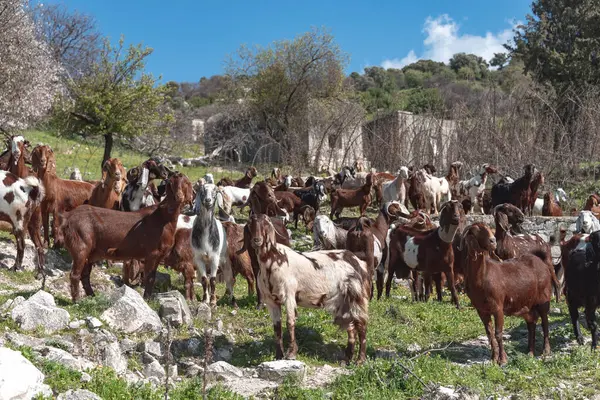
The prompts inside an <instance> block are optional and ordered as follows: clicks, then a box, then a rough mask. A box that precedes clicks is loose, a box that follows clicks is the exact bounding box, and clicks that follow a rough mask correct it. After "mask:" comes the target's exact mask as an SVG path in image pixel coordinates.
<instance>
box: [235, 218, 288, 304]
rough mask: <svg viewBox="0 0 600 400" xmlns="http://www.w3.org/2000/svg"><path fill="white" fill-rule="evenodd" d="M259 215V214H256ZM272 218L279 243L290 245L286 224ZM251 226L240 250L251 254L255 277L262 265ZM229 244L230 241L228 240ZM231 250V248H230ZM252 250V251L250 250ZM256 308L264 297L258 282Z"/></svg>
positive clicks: (245, 228) (245, 231)
mask: <svg viewBox="0 0 600 400" xmlns="http://www.w3.org/2000/svg"><path fill="white" fill-rule="evenodd" d="M256 215H258V214H256ZM269 218H270V220H271V224H272V225H273V228H274V229H275V240H276V241H277V243H280V244H283V245H285V246H288V247H290V246H291V243H290V240H291V238H290V236H289V233H288V231H287V229H286V228H285V224H284V223H283V222H282V221H281V220H280V219H278V218H274V217H269ZM250 238H251V236H250V227H249V226H248V225H247V224H246V225H245V226H244V232H243V240H244V243H243V246H242V249H240V250H238V252H241V253H243V252H247V253H248V255H249V256H250V264H251V265H252V273H253V275H254V276H255V277H258V272H259V270H260V266H259V264H258V256H257V255H256V252H255V251H252V250H251V249H252V243H251V241H250ZM228 244H229V242H228ZM228 250H229V249H228ZM248 250H250V251H248ZM256 301H257V303H256V308H257V309H258V308H260V306H261V305H262V298H261V295H260V288H259V287H258V282H257V284H256Z"/></svg>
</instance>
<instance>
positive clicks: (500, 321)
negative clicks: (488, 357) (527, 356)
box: [494, 305, 507, 365]
mask: <svg viewBox="0 0 600 400" xmlns="http://www.w3.org/2000/svg"><path fill="white" fill-rule="evenodd" d="M500 306H502V305H500ZM494 325H495V327H494V333H495V336H496V342H498V364H500V365H504V364H506V361H507V357H506V352H505V351H504V340H503V338H502V332H503V331H504V313H503V312H502V310H500V311H498V312H496V314H494Z"/></svg>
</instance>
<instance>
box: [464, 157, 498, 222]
mask: <svg viewBox="0 0 600 400" xmlns="http://www.w3.org/2000/svg"><path fill="white" fill-rule="evenodd" d="M495 171H496V170H495V169H493V168H492V167H490V166H489V165H488V164H483V165H482V166H481V167H479V169H478V170H477V173H476V174H475V176H473V177H472V178H471V179H467V180H463V181H459V182H458V183H457V184H456V187H455V188H454V190H455V191H456V192H457V193H458V195H459V196H468V197H469V199H470V200H471V209H470V210H465V212H468V213H469V214H471V213H472V212H473V209H474V208H475V207H478V208H479V212H480V213H481V214H483V213H484V212H483V204H479V198H480V195H481V194H482V193H483V191H484V190H485V183H486V182H487V176H488V173H494V172H495ZM508 179H510V178H508Z"/></svg>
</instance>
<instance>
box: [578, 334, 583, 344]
mask: <svg viewBox="0 0 600 400" xmlns="http://www.w3.org/2000/svg"><path fill="white" fill-rule="evenodd" d="M577 343H578V344H579V345H580V346H582V345H583V343H584V342H583V336H578V337H577Z"/></svg>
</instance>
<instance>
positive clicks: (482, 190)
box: [0, 136, 600, 364]
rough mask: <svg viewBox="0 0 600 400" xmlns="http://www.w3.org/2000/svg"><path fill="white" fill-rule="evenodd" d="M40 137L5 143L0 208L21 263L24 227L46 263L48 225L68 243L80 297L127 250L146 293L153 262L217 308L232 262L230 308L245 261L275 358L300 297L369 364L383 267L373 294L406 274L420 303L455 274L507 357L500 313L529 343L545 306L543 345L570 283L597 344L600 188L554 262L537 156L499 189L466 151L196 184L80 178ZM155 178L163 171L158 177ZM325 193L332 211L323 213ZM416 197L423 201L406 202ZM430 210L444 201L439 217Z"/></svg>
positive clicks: (452, 284) (115, 175) (451, 284)
mask: <svg viewBox="0 0 600 400" xmlns="http://www.w3.org/2000/svg"><path fill="white" fill-rule="evenodd" d="M30 147H31V146H30V145H29V143H28V142H27V141H26V140H25V139H24V138H23V137H22V136H13V137H10V138H9V143H8V149H7V150H6V151H5V152H4V153H3V154H2V155H0V168H2V171H0V220H1V221H5V222H8V223H9V224H10V225H11V228H12V232H13V233H14V235H15V238H16V247H17V257H16V260H15V265H14V268H15V269H16V270H18V269H20V268H21V265H22V261H23V254H24V248H25V242H24V237H25V232H26V230H27V232H28V233H29V235H30V237H31V239H32V241H33V243H34V245H35V247H36V250H37V254H38V260H37V262H38V275H40V276H41V277H43V276H44V247H45V246H49V245H50V236H52V238H53V242H54V246H55V247H61V246H62V247H65V248H66V249H67V250H68V252H69V254H70V256H71V258H72V259H73V266H72V271H71V273H70V283H71V287H70V290H71V296H72V299H73V301H74V302H75V301H77V300H78V298H79V284H80V282H81V283H82V285H83V289H84V291H85V293H86V295H88V296H92V295H94V291H93V289H92V286H91V282H90V274H91V268H92V265H93V264H94V263H96V262H100V261H104V260H105V261H107V262H111V261H121V262H123V281H124V282H125V283H126V284H129V285H134V284H136V283H138V282H140V281H141V282H143V284H144V297H145V298H148V297H150V296H151V295H152V290H153V286H154V280H155V276H156V270H157V267H158V265H159V264H163V265H165V266H167V267H171V268H173V269H175V270H177V271H179V272H181V273H182V274H183V275H184V280H185V292H186V299H187V300H189V301H192V300H195V298H196V296H195V293H194V278H195V277H197V279H198V280H199V281H200V283H201V285H202V288H203V296H202V298H203V301H204V302H210V304H211V305H213V306H214V305H216V295H215V284H216V280H217V273H218V272H220V273H222V276H223V279H224V281H225V283H226V295H227V296H228V297H229V298H230V300H231V302H232V304H233V305H234V306H236V304H235V303H236V302H235V298H234V292H233V287H234V283H235V277H236V276H237V275H238V274H241V275H242V276H244V278H246V280H247V281H248V293H249V295H252V294H253V292H254V289H256V292H257V299H258V306H260V305H261V304H263V303H264V304H266V306H267V307H268V310H269V312H270V315H271V319H272V322H273V327H274V331H275V336H276V357H277V358H278V359H280V358H282V357H284V349H283V339H282V322H281V320H282V312H281V306H282V305H285V307H286V312H287V327H288V330H289V335H290V346H289V349H288V352H287V354H286V357H288V358H294V357H295V356H296V353H297V350H298V346H297V344H296V336H295V329H294V326H295V319H296V308H297V307H298V306H302V307H311V308H325V309H327V310H328V311H329V312H331V314H332V315H333V317H334V323H335V324H336V325H338V326H340V327H341V328H343V329H346V330H347V332H348V346H347V349H346V357H347V359H348V361H351V360H353V358H354V347H355V343H356V340H357V337H358V341H359V355H358V362H362V361H364V360H365V357H366V332H367V321H368V305H369V301H370V299H372V297H373V296H374V292H375V289H374V288H373V278H375V283H376V285H375V287H376V289H377V299H379V298H381V296H382V293H383V289H384V284H385V293H386V296H387V297H389V295H390V289H391V283H392V280H393V277H394V276H396V277H397V278H400V279H408V281H409V283H410V288H411V292H412V298H413V300H414V301H419V300H425V301H426V300H427V299H428V298H429V296H430V293H431V291H432V287H433V284H434V283H435V287H436V292H437V298H438V300H440V301H441V299H442V287H443V285H444V281H446V283H445V284H447V286H448V288H449V290H450V293H451V297H452V302H453V303H454V304H455V305H456V307H460V305H459V300H458V296H457V291H458V290H462V291H464V292H465V293H466V294H467V296H468V297H469V299H470V300H471V304H472V305H473V307H474V308H475V309H476V310H477V312H478V314H479V316H480V318H481V320H482V322H483V324H484V326H485V331H486V334H487V336H488V339H489V342H490V344H491V347H492V359H493V360H494V361H495V362H498V363H500V364H503V363H506V361H507V357H506V353H505V351H504V346H503V342H502V333H503V323H504V315H519V316H522V317H523V318H524V319H525V321H526V323H527V327H528V331H529V353H530V354H533V353H534V349H535V327H536V323H537V320H538V319H539V318H540V317H541V320H542V328H543V333H544V347H543V351H544V354H547V353H549V352H550V343H549V339H548V313H549V307H550V299H551V297H552V293H554V294H555V295H556V299H557V301H559V300H560V295H561V293H565V294H566V298H567V302H568V305H569V311H570V314H571V318H572V322H573V327H574V330H575V335H576V337H577V340H578V341H579V342H580V343H582V342H583V339H582V336H581V333H580V330H579V325H578V310H577V309H578V307H579V306H582V307H585V308H586V318H587V321H588V326H589V327H590V329H591V332H592V347H594V348H595V347H596V341H597V339H596V323H595V321H594V318H595V315H594V313H595V309H596V307H597V305H598V301H599V299H600V222H599V221H598V219H596V216H595V213H597V212H598V211H600V210H597V208H598V203H599V200H600V196H598V195H595V194H594V195H591V196H590V199H589V201H588V203H586V207H585V210H584V211H581V212H580V213H579V214H578V219H577V224H576V227H577V229H576V230H577V232H574V235H573V236H572V237H571V238H570V239H569V240H566V232H565V231H564V230H562V231H561V234H560V246H561V250H562V252H561V253H562V256H561V259H560V261H557V262H553V259H552V256H551V251H550V244H549V243H547V242H545V241H544V240H543V239H542V238H541V237H540V236H538V235H527V234H523V232H522V229H521V224H522V223H523V221H524V216H525V214H530V215H531V214H533V213H535V212H536V210H537V212H540V213H542V214H543V215H551V216H556V215H562V211H561V205H560V202H561V201H565V200H566V195H565V193H564V191H562V189H557V190H556V191H555V193H552V194H550V193H548V194H546V195H545V196H544V197H543V199H537V191H538V188H539V186H540V184H541V183H543V175H542V174H541V173H540V172H539V171H537V170H536V169H535V167H534V166H533V165H527V166H526V167H525V168H524V175H523V176H522V177H520V178H518V179H516V180H514V181H513V180H512V179H510V178H508V177H503V178H502V179H501V180H500V181H499V182H498V183H496V184H495V185H493V187H492V188H491V191H488V190H487V189H486V181H487V176H488V175H490V174H496V173H498V171H497V170H496V168H494V167H493V166H490V165H487V164H484V165H483V166H481V168H479V169H478V171H477V172H476V174H475V176H474V177H472V178H471V179H469V180H459V171H460V168H461V163H460V162H455V163H453V164H452V165H451V166H450V168H449V172H448V174H447V176H445V177H443V178H437V177H435V176H434V175H433V173H435V169H434V168H433V167H432V166H431V165H426V166H425V167H423V168H421V169H414V168H407V167H402V168H400V169H399V171H398V174H397V176H394V175H391V174H389V173H376V172H371V173H366V172H363V171H361V165H359V164H357V163H355V165H354V166H353V167H344V168H343V169H342V170H341V171H340V172H339V173H331V174H330V176H329V177H327V178H315V177H308V178H300V177H296V178H293V177H291V176H282V175H281V173H280V172H279V170H278V169H274V170H273V172H272V174H271V177H269V178H267V179H265V180H264V181H260V182H256V183H255V184H254V185H252V181H253V179H254V178H255V177H256V176H257V171H256V169H255V168H254V167H250V168H248V170H247V172H246V175H245V176H244V177H243V178H241V179H239V180H237V181H232V180H230V179H227V178H224V179H222V180H221V181H219V182H217V183H216V184H215V183H214V179H213V176H212V175H211V174H206V175H205V177H204V178H203V179H201V180H199V181H198V182H197V183H196V184H194V185H193V184H192V183H191V181H190V180H189V179H188V178H187V177H186V176H185V175H183V174H181V173H179V172H176V171H171V170H169V169H168V168H166V167H165V166H164V165H162V164H161V163H160V162H159V161H158V160H156V159H149V160H147V161H146V162H144V163H143V164H142V165H140V166H136V167H133V168H130V169H129V170H125V168H124V167H123V165H122V164H121V162H120V161H119V160H118V159H116V158H111V159H108V160H107V161H106V162H105V163H104V165H103V167H102V178H101V180H100V181H81V180H77V179H61V178H59V177H58V176H57V175H56V159H55V155H54V153H53V151H52V149H51V148H50V147H49V146H45V145H39V146H36V147H35V148H33V149H30ZM27 164H29V165H30V167H28V166H27ZM72 178H73V177H72ZM79 179H80V178H79ZM154 180H160V183H159V184H158V185H155V184H154V182H153V181H154ZM372 192H374V197H373V199H374V200H376V201H377V203H378V204H379V214H378V215H377V217H376V218H375V219H370V218H368V217H366V216H365V211H366V209H367V207H369V206H370V205H371V202H372V194H371V193H372ZM327 195H329V197H330V201H331V213H330V215H329V217H327V216H326V215H322V214H319V209H320V206H321V204H322V203H323V202H324V201H325V199H326V198H327ZM409 202H410V204H411V205H412V208H413V209H414V210H415V211H413V212H409V211H408V207H409ZM234 205H237V206H239V207H241V210H243V208H244V207H246V206H248V207H249V208H250V216H249V219H248V222H247V223H246V224H245V225H239V224H236V223H235V221H234V219H233V217H232V213H233V210H232V206H234ZM349 207H359V208H360V213H361V216H360V217H356V218H350V217H345V218H344V217H341V216H340V215H341V213H342V210H343V209H344V208H349ZM241 210H240V212H241ZM429 213H432V214H439V223H437V224H436V223H434V222H433V221H432V220H431V219H430V217H429ZM467 213H491V214H493V216H494V220H495V229H494V230H492V229H490V227H488V226H486V225H485V224H483V223H473V224H471V225H470V226H464V225H465V214H467ZM290 216H291V217H290ZM334 216H335V217H336V219H335V221H332V219H333V218H334ZM50 217H52V218H50ZM299 218H302V220H303V221H304V223H305V225H306V227H307V229H312V231H313V237H314V245H315V250H314V251H310V252H304V253H300V252H297V251H295V250H293V249H291V248H290V245H291V232H290V231H288V230H287V229H286V225H287V223H289V222H291V220H293V221H294V223H295V225H296V227H297V225H298V220H299ZM50 221H52V224H51V228H50ZM42 232H43V240H42ZM557 275H558V276H559V277H561V279H560V280H559V279H558V278H557ZM563 276H564V281H563V279H562V277H563ZM255 279H256V281H255ZM492 317H493V318H494V321H495V328H494V329H493V328H492V322H491V319H492Z"/></svg>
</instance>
